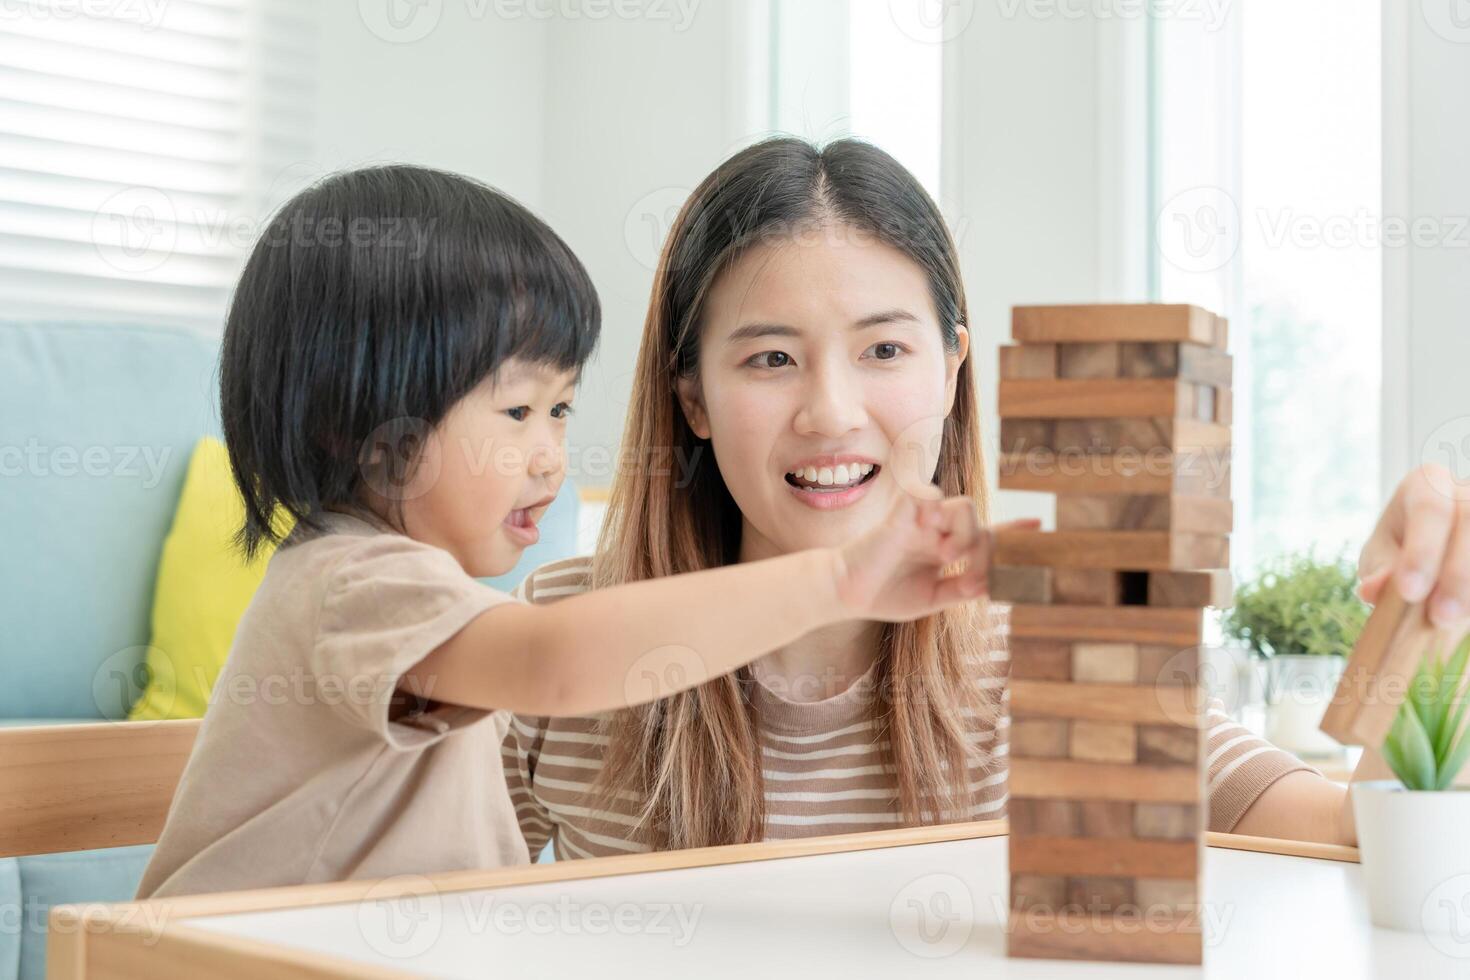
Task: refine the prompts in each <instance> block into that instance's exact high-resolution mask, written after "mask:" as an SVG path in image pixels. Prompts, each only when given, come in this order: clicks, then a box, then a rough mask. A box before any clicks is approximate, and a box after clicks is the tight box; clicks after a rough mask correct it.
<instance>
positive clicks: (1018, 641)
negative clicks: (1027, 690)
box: [1008, 636, 1072, 681]
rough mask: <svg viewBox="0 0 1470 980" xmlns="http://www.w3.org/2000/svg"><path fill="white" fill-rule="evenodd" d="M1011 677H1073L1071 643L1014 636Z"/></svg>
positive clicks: (1054, 679)
mask: <svg viewBox="0 0 1470 980" xmlns="http://www.w3.org/2000/svg"><path fill="white" fill-rule="evenodd" d="M1008 643H1009V644H1010V653H1011V680H1013V681H1017V680H1029V681H1065V680H1071V678H1072V644H1070V643H1067V642H1066V641H1064V640H1033V639H1030V638H1027V637H1016V636H1012V637H1010V638H1009V639H1008Z"/></svg>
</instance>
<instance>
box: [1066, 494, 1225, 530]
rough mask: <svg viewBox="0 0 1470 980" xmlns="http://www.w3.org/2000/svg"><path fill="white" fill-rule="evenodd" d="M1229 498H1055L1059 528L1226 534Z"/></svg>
mask: <svg viewBox="0 0 1470 980" xmlns="http://www.w3.org/2000/svg"><path fill="white" fill-rule="evenodd" d="M1234 526H1235V507H1234V505H1233V504H1231V502H1230V501H1229V500H1228V499H1223V498H1218V497H1186V496H1180V495H1169V494H1082V495H1073V496H1065V497H1059V498H1057V530H1058V531H1187V532H1189V533H1191V534H1229V533H1230V532H1231V531H1232V530H1233V529H1234Z"/></svg>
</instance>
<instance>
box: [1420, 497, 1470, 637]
mask: <svg viewBox="0 0 1470 980" xmlns="http://www.w3.org/2000/svg"><path fill="white" fill-rule="evenodd" d="M1467 613H1470V503H1467V502H1465V501H1457V502H1456V504H1455V507H1454V518H1453V528H1452V530H1451V532H1450V540H1449V545H1448V547H1447V548H1446V549H1445V553H1444V562H1443V564H1442V565H1441V566H1440V570H1439V582H1438V584H1437V585H1435V587H1434V593H1433V594H1432V595H1431V596H1430V599H1429V618H1430V620H1431V621H1432V622H1433V623H1434V624H1435V625H1436V626H1442V627H1443V626H1457V625H1459V624H1460V623H1463V622H1464V621H1465V619H1466V616H1467Z"/></svg>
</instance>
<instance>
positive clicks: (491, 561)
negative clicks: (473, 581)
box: [470, 544, 525, 578]
mask: <svg viewBox="0 0 1470 980" xmlns="http://www.w3.org/2000/svg"><path fill="white" fill-rule="evenodd" d="M524 550H525V549H523V548H516V547H514V546H512V545H508V544H507V545H502V546H501V547H500V548H497V549H496V553H494V554H485V555H478V556H476V561H475V567H474V568H473V569H471V570H470V575H471V576H473V577H474V578H498V577H500V576H501V575H504V574H505V573H506V572H509V571H510V570H511V569H513V568H515V567H516V564H517V563H518V562H519V561H520V560H521V554H522V553H523V552H524Z"/></svg>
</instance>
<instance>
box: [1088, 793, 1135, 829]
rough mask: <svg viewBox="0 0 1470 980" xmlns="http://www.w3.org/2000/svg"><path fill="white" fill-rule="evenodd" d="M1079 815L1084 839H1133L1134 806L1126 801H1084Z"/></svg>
mask: <svg viewBox="0 0 1470 980" xmlns="http://www.w3.org/2000/svg"><path fill="white" fill-rule="evenodd" d="M1077 813H1078V816H1079V818H1080V824H1081V829H1082V836H1083V837H1133V836H1134V833H1133V804H1132V803H1130V802H1127V801H1126V800H1082V801H1080V802H1079V803H1078V804H1077Z"/></svg>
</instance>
